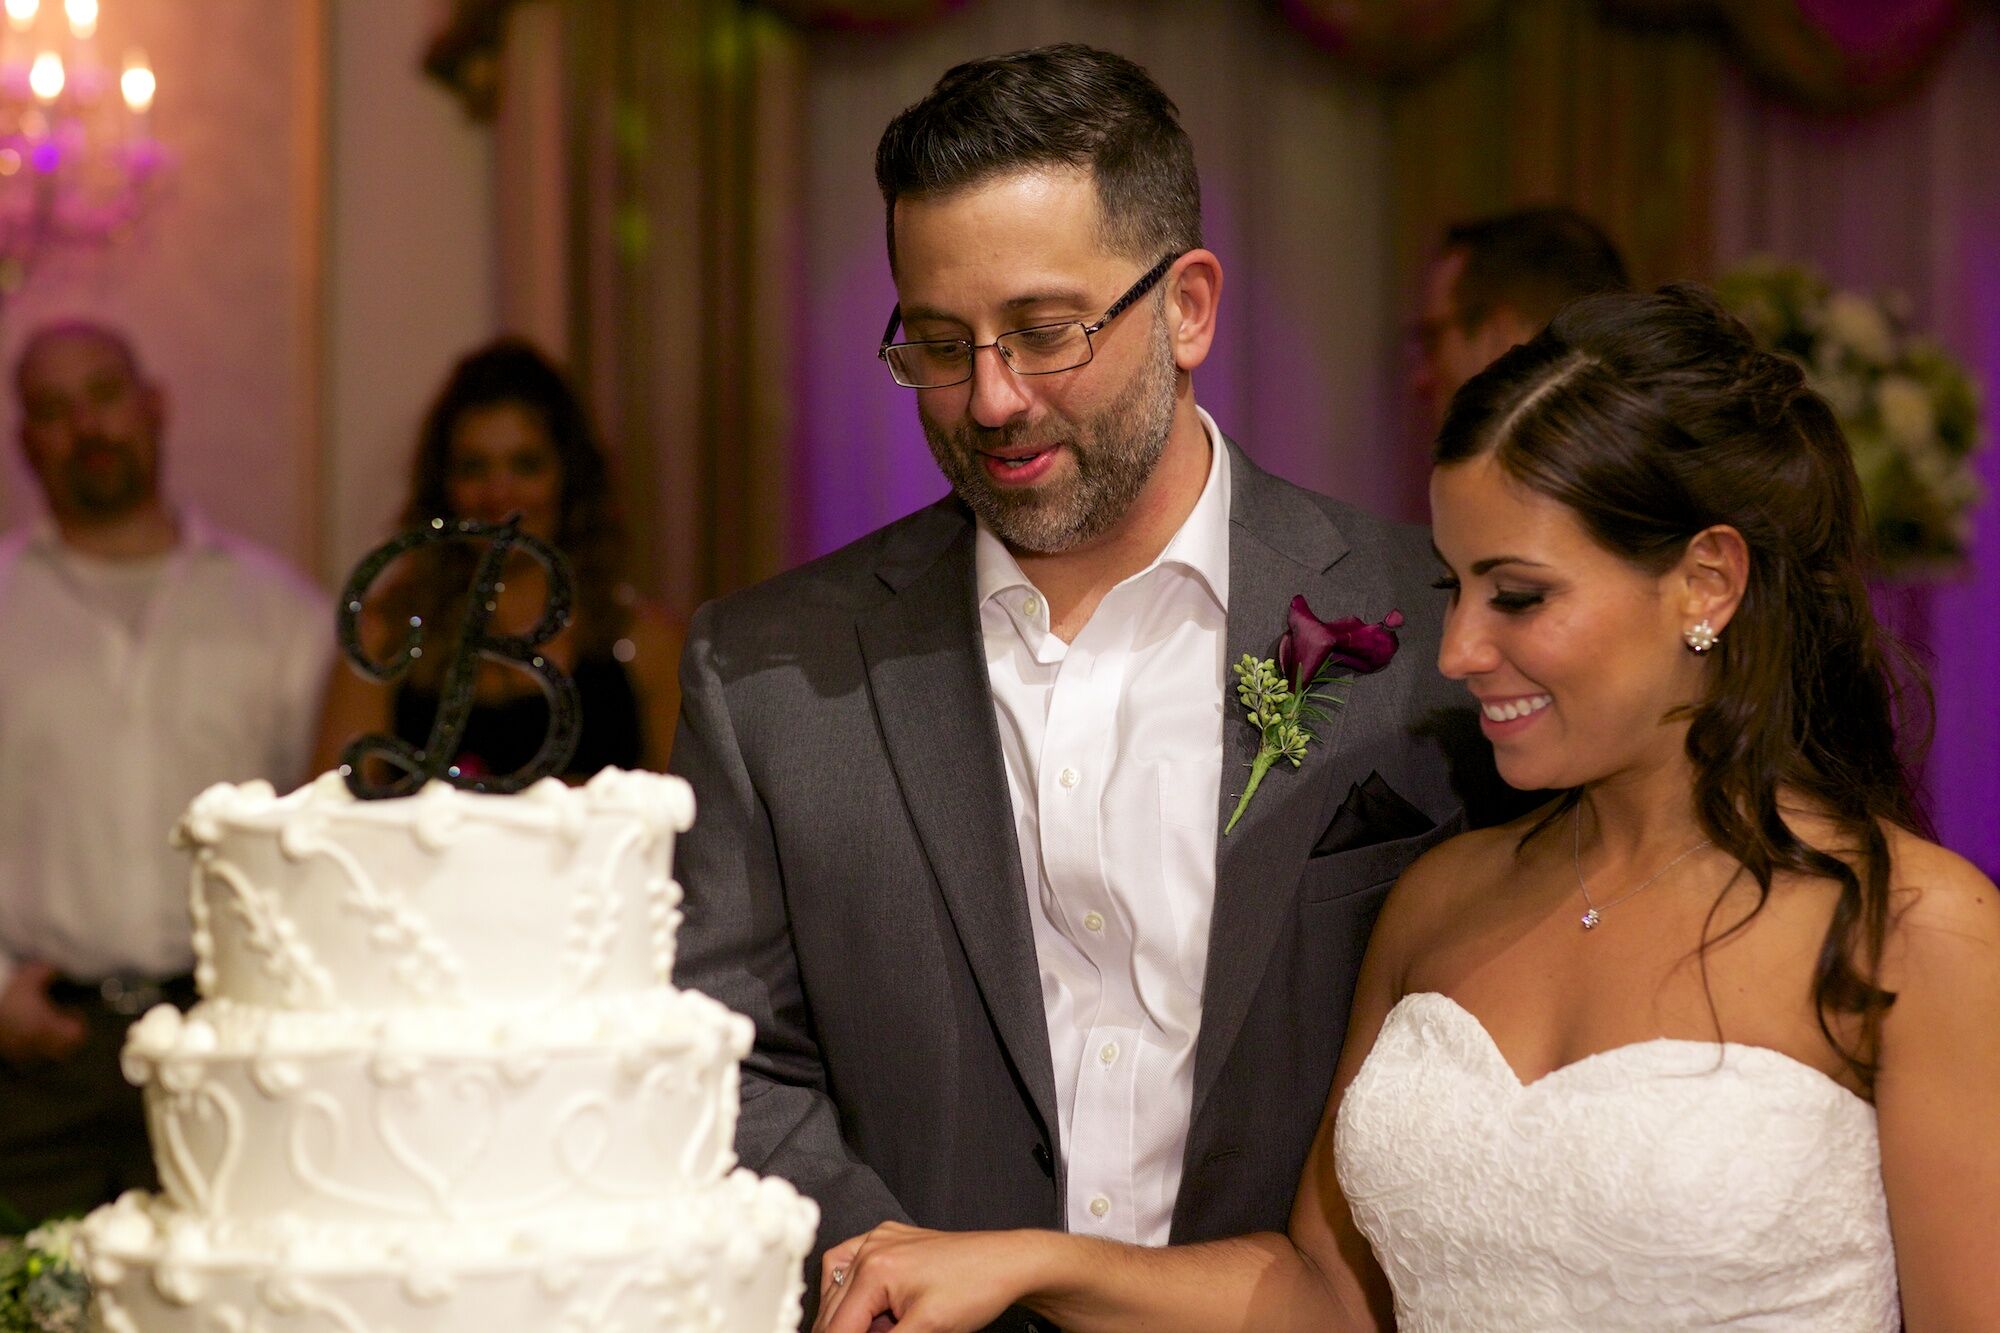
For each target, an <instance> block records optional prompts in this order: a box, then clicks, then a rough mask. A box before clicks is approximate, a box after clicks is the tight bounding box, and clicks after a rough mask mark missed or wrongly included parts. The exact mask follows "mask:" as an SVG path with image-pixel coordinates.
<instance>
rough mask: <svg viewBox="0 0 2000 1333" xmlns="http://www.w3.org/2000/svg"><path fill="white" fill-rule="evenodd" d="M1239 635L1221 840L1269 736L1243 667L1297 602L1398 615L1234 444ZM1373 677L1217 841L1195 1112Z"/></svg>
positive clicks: (1316, 517)
mask: <svg viewBox="0 0 2000 1333" xmlns="http://www.w3.org/2000/svg"><path fill="white" fill-rule="evenodd" d="M1230 453H1231V462H1232V464H1233V467H1232V471H1231V473H1230V491H1231V499H1230V525H1229V621H1228V624H1229V629H1228V659H1227V662H1226V664H1225V667H1224V672H1225V675H1224V681H1223V698H1224V711H1223V723H1222V792H1221V803H1220V810H1219V811H1218V815H1217V818H1218V820H1219V822H1218V824H1217V828H1218V831H1219V830H1220V828H1221V826H1222V825H1223V824H1226V823H1227V822H1228V819H1229V815H1230V813H1231V811H1233V810H1234V809H1235V808H1236V801H1237V798H1238V796H1240V795H1241V794H1242V791H1243V786H1244V783H1245V782H1246V781H1247V780H1248V778H1249V776H1250V764H1251V761H1252V760H1253V759H1255V757H1256V754H1257V747H1258V742H1259V737H1258V734H1257V732H1256V730H1255V729H1254V728H1253V727H1251V725H1250V724H1249V722H1248V721H1246V720H1245V718H1244V716H1243V709H1242V707H1241V705H1240V704H1238V703H1237V700H1236V674H1235V671H1234V664H1235V663H1237V662H1240V661H1242V660H1243V657H1244V655H1245V654H1246V653H1247V654H1248V655H1250V656H1251V657H1254V658H1265V657H1274V656H1275V655H1276V647H1277V641H1278V637H1279V635H1281V634H1282V633H1283V632H1284V629H1285V617H1286V612H1287V610H1288V608H1289V607H1290V605H1291V601H1292V598H1293V597H1294V596H1296V595H1299V594H1304V596H1305V598H1306V601H1307V602H1308V603H1309V604H1310V605H1311V607H1312V609H1313V611H1314V613H1315V614H1317V615H1318V616H1320V617H1321V618H1322V619H1327V620H1331V619H1334V618H1336V617H1339V616H1348V615H1361V616H1366V617H1368V618H1371V619H1372V618H1374V617H1376V616H1379V615H1382V614H1384V613H1386V612H1387V611H1388V610H1389V609H1390V608H1389V607H1388V606H1387V604H1386V601H1385V599H1386V598H1387V597H1388V595H1389V590H1388V586H1387V584H1386V582H1385V581H1384V580H1383V579H1382V578H1381V577H1380V575H1379V573H1378V572H1377V571H1376V570H1375V569H1373V568H1372V567H1371V566H1370V565H1369V564H1368V563H1367V562H1366V561H1363V560H1361V559H1359V558H1357V557H1356V556H1354V555H1353V554H1351V553H1350V552H1349V551H1348V547H1347V542H1346V539H1345V538H1344V537H1342V535H1341V533H1340V531H1339V529H1338V528H1337V527H1336V526H1335V525H1334V523H1333V520H1332V519H1331V518H1329V517H1328V516H1327V514H1326V513H1325V511H1323V510H1322V509H1320V508H1319V507H1318V506H1317V505H1315V504H1314V503H1313V502H1312V501H1311V500H1309V499H1307V498H1306V496H1305V495H1304V493H1303V492H1300V491H1298V490H1296V489H1294V488H1292V487H1290V486H1287V485H1285V484H1284V483H1282V482H1279V481H1277V480H1276V479H1275V478H1273V477H1271V476H1270V475H1269V474H1267V473H1264V472H1262V471H1260V470H1258V469H1257V468H1256V467H1255V466H1254V465H1252V464H1251V463H1249V462H1248V461H1247V460H1246V459H1245V458H1244V457H1243V454H1242V452H1241V451H1240V450H1238V449H1237V448H1236V446H1235V445H1234V444H1233V443H1232V444H1231V445H1230ZM1371 679H1372V678H1371V677H1368V676H1361V677H1358V678H1357V679H1356V680H1355V681H1354V683H1353V685H1352V686H1351V687H1350V688H1349V690H1348V692H1347V702H1346V703H1345V704H1343V705H1342V706H1341V707H1339V708H1337V709H1334V710H1333V711H1332V713H1331V715H1330V716H1329V717H1327V718H1326V719H1325V720H1324V721H1323V722H1322V723H1321V724H1320V725H1319V726H1318V727H1317V728H1314V736H1313V740H1312V743H1311V744H1310V745H1308V746H1307V747H1306V757H1305V760H1304V762H1303V763H1302V764H1301V765H1300V766H1299V767H1298V768H1296V769H1294V768H1293V767H1292V766H1291V765H1290V764H1288V763H1285V762H1283V761H1280V762H1279V763H1278V764H1277V765H1276V766H1274V767H1273V768H1272V769H1271V771H1270V772H1269V773H1268V774H1267V775H1266V776H1265V778H1264V782H1263V785H1262V786H1260V787H1259V788H1258V789H1257V794H1256V795H1255V796H1254V797H1252V798H1251V801H1250V805H1249V808H1248V809H1246V810H1245V811H1244V812H1243V817H1242V819H1241V820H1240V821H1238V823H1237V825H1236V828H1235V831H1234V832H1232V833H1230V834H1228V835H1227V836H1218V838H1217V842H1216V869H1215V908H1214V912H1213V914H1212V916H1211V918H1210V926H1209V943H1208V969H1207V973H1206V976H1205V980H1204V982H1203V985H1202V1018H1201V1036H1200V1039H1199V1041H1198V1043H1197V1045H1196V1049H1195V1062H1194V1112H1195V1113H1196V1114H1197V1115H1198V1114H1199V1113H1200V1110H1201V1106H1202V1103H1203V1101H1204V1100H1205V1099H1206V1098H1207V1096H1208V1094H1209V1092H1210V1091H1211V1090H1212V1089H1213V1087H1214V1085H1215V1081H1216V1078H1217V1076H1218V1075H1219V1074H1220V1073H1221V1070H1222V1066H1223V1064H1224V1062H1225V1060H1226V1059H1227V1057H1228V1054H1229V1051H1230V1048H1231V1047H1233V1046H1234V1045H1235V1043H1236V1039H1237V1036H1238V1034H1239V1033H1240V1032H1241V1030H1242V1027H1243V1023H1244V1020H1245V1018H1246V1017H1247V1016H1248V1014H1249V1011H1250V1001H1251V998H1252V997H1253V996H1254V994H1255V993H1256V990H1257V986H1258V982H1259V980H1260V978H1261V977H1262V975H1263V970H1264V964H1265V962H1266V960H1268V958H1269V957H1270V955H1271V950H1272V945H1273V943H1274V942H1275V941H1276V939H1277V936H1278V932H1279V931H1280V930H1282V929H1283V928H1284V927H1285V925H1286V923H1287V922H1288V921H1290V920H1291V919H1292V915H1293V913H1294V911H1295V910H1296V899H1297V895H1298V884H1299V870H1300V867H1301V866H1302V865H1303V864H1304V863H1305V860H1306V857H1307V855H1308V854H1309V853H1310V851H1311V849H1312V845H1313V841H1314V839H1315V838H1316V837H1318V835H1319V833H1320V831H1321V827H1320V826H1321V824H1322V823H1323V816H1324V815H1325V813H1326V811H1327V808H1328V801H1327V792H1328V788H1329V787H1330V786H1331V784H1332V783H1333V782H1334V781H1335V775H1336V774H1339V773H1345V772H1346V771H1347V770H1348V769H1349V768H1350V767H1353V766H1354V765H1355V763H1356V762H1357V761H1355V759H1354V756H1352V755H1351V754H1349V753H1348V752H1347V750H1346V748H1345V746H1344V745H1343V737H1344V736H1345V734H1346V731H1347V727H1346V720H1347V716H1348V714H1349V713H1350V712H1351V711H1352V710H1353V709H1354V708H1356V707H1363V708H1365V707H1368V706H1369V696H1370V689H1369V682H1370V680H1371Z"/></svg>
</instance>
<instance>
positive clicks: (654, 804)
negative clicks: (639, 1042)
mask: <svg viewBox="0 0 2000 1333" xmlns="http://www.w3.org/2000/svg"><path fill="white" fill-rule="evenodd" d="M693 812H694V799H693V796H692V795H691V793H690V792H689V790H688V786H687V784H686V783H685V782H682V781H681V780H680V779H678V778H668V777H661V776H658V775H656V774H649V773H624V772H619V771H617V770H606V771H604V772H602V773H599V774H598V775H597V776H596V777H594V778H592V779H591V780H590V782H589V783H588V784H587V785H585V786H583V787H566V786H564V785H563V784H562V783H560V782H557V781H556V780H555V779H553V778H545V779H543V780H542V781H541V782H538V783H536V784H535V785H534V786H532V787H530V788H529V789H528V790H526V791H524V792H522V793H521V794H520V795H518V796H488V795H480V794H476V793H471V792H463V791H459V790H458V789H456V788H454V787H451V786H449V785H447V784H445V783H441V782H433V783H431V784H430V785H428V786H426V787H425V788H424V789H423V790H422V791H420V792H419V793H417V794H416V795H415V796H412V797H407V798H404V799H400V800H387V801H361V800H356V799H355V797H354V796H353V795H352V794H351V793H350V792H349V791H348V790H347V787H346V785H345V784H344V783H343V782H342V781H341V779H340V778H339V776H338V775H337V774H332V773H329V774H326V775H325V776H323V777H321V778H320V779H319V780H318V781H317V782H314V783H312V784H310V785H308V786H305V787H301V788H300V789H299V790H297V791H295V792H292V793H291V794H289V795H287V796H278V795H276V794H275V793H274V792H273V791H272V789H271V787H270V785H269V784H268V783H263V782H251V783H245V784H243V785H242V786H231V785H229V784H227V783H224V784H218V785H217V786H214V787H211V788H209V789H208V790H207V791H205V792H203V793H202V794H201V795H200V796H198V797H196V798H195V801H194V804H193V805H191V806H190V807H189V808H188V812H187V814H186V815H184V816H183V817H182V819H181V821H180V824H179V825H178V826H177V827H176V828H175V830H174V839H175V842H176V843H177V844H178V845H180V846H184V847H187V848H189V849H190V850H191V851H192V852H193V853H194V884H193V892H192V911H193V918H194V927H195V931H194V945H195V980H196V983H197V984H198V985H199V987H200V989H201V993H202V994H203V995H205V996H209V997H212V998H226V999H231V1000H237V1001H241V1002H244V1003H248V1004H259V1005H266V1006H270V1007H272V1008H280V1009H328V1008H343V1009H394V1008H404V1007H409V1006H430V1005H447V1006H449V1005H466V1004H485V1003H497V1004H505V1005H513V1006H530V1005H535V1004H554V1003H562V1002H565V1001H570V1000H575V999H580V998H587V997H590V996H602V995H616V994H622V993H629V992H631V991H635V990H642V989H645V988H646V987H649V986H656V985H659V984H660V983H661V982H663V981H665V980H666V979H667V978H668V976H669V975H671V973H672V970H673V946H674V934H675V932H676V930H677V929H678V928H679V925H680V913H679V910H678V909H679V906H680V897H681V893H680V886H679V885H677V884H675V883H674V882H673V880H672V879H671V878H669V867H670V865H671V863H672V859H673V840H674V835H675V834H676V833H678V832H681V831H684V830H685V829H687V828H688V827H689V826H690V824H691V823H692V822H693Z"/></svg>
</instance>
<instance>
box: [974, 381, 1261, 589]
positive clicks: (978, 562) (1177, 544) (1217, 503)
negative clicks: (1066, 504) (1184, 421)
mask: <svg viewBox="0 0 2000 1333" xmlns="http://www.w3.org/2000/svg"><path fill="white" fill-rule="evenodd" d="M1195 414H1196V416H1198V417H1199V418H1200V419H1201V428H1202V432H1203V433H1204V434H1206V435H1207V436H1208V480H1207V481H1206V482H1204V483H1203V484H1202V488H1201V495H1200V497H1199V498H1197V499H1196V500H1195V502H1194V508H1193V509H1191V510H1189V511H1188V516H1187V517H1186V518H1185V519H1183V520H1182V521H1181V525H1180V527H1179V529H1177V530H1176V531H1175V533H1174V535H1173V536H1172V537H1171V538H1170V539H1169V540H1168V542H1167V544H1166V546H1165V547H1164V548H1162V549H1161V551H1160V553H1159V554H1158V555H1157V556H1154V557H1153V561H1152V563H1151V564H1149V565H1147V566H1146V568H1144V569H1142V570H1140V571H1139V572H1138V573H1136V574H1134V575H1132V577H1131V578H1130V579H1126V580H1125V582H1127V583H1129V582H1131V581H1132V579H1140V578H1144V577H1145V576H1146V575H1148V574H1150V573H1152V572H1153V571H1154V570H1155V569H1158V568H1159V567H1160V566H1161V565H1167V564H1172V565H1179V566H1180V567H1181V568H1183V569H1186V570H1187V571H1189V572H1190V573H1192V574H1194V575H1195V577H1197V578H1198V579H1200V580H1201V582H1202V584H1203V585H1204V586H1205V587H1206V588H1207V589H1208V593H1209V596H1211V597H1213V598H1214V599H1215V604H1216V605H1217V606H1218V607H1220V608H1221V609H1222V610H1223V611H1224V612H1225V613H1226V612H1227V611H1228V610H1229V449H1228V446H1227V445H1226V444H1224V442H1223V439H1222V431H1221V430H1220V429H1218V428H1217V426H1216V424H1215V418H1213V417H1211V416H1210V415H1209V414H1208V412H1207V410H1206V409H1204V408H1201V407H1196V408H1195ZM972 563H973V570H974V573H975V576H976V586H977V590H978V599H979V600H978V605H980V606H984V605H985V604H986V603H987V602H989V601H991V600H992V599H993V598H994V597H995V596H997V595H998V594H1000V593H1003V592H1006V591H1007V590H1008V589H1010V588H1032V587H1034V584H1033V582H1031V581H1030V580H1029V578H1028V576H1027V575H1026V574H1024V573H1022V572H1021V565H1020V562H1019V561H1017V560H1015V559H1014V553H1013V552H1012V551H1010V550H1008V549H1007V544H1006V543H1005V542H1003V541H1001V540H1000V538H999V537H998V536H996V535H995V534H994V532H993V530H992V529H991V528H989V527H987V526H986V523H985V521H984V520H983V519H982V520H980V521H979V523H978V530H977V532H976V533H975V534H974V536H973V546H972Z"/></svg>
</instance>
